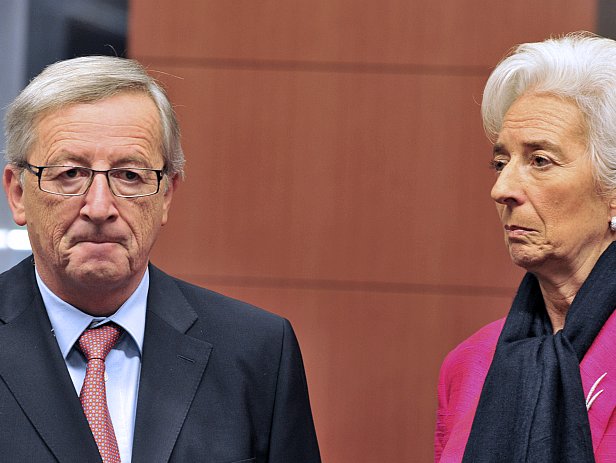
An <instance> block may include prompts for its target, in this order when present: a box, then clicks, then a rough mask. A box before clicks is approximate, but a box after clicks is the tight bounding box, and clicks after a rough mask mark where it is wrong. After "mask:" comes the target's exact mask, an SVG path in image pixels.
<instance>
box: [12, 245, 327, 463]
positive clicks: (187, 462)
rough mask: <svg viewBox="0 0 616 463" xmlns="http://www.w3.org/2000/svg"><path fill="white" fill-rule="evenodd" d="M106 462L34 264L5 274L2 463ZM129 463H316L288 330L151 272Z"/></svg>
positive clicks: (264, 315)
mask: <svg viewBox="0 0 616 463" xmlns="http://www.w3.org/2000/svg"><path fill="white" fill-rule="evenodd" d="M100 461H101V459H100V456H99V454H98V449H97V448H96V444H95V442H94V439H93V437H92V434H91V432H90V428H89V426H88V423H87V421H86V419H85V416H84V414H83V411H82V409H81V404H80V403H79V398H78V397H77V394H76V393H75V388H74V386H73V384H72V382H71V379H70V375H69V373H68V370H67V368H66V365H65V363H64V360H63V358H62V355H61V353H60V350H59V347H58V345H57V343H56V340H55V339H54V336H53V332H52V330H51V325H50V323H49V319H48V317H47V313H46V311H45V308H44V305H43V302H42V299H41V296H40V293H39V291H38V287H37V285H36V281H35V278H34V266H33V260H32V258H31V257H30V258H28V259H26V260H24V261H23V262H21V263H20V264H18V265H17V266H15V267H14V268H12V269H11V270H9V271H7V272H5V273H3V274H2V275H0V462H19V463H21V462H28V463H29V462H36V463H45V462H63V463H64V462H66V463H76V462H79V463H89V462H98V463H100ZM132 461H133V462H134V463H155V462H178V463H191V462H208V463H209V462H211V463H239V462H242V463H249V462H259V463H260V462H268V463H304V462H305V463H314V462H319V461H320V458H319V450H318V446H317V441H316V435H315V431H314V425H313V422H312V415H311V412H310V404H309V401H308V391H307V387H306V379H305V375H304V368H303V364H302V359H301V354H300V350H299V347H298V344H297V340H296V338H295V335H294V333H293V330H292V328H291V325H290V324H289V322H288V321H286V320H285V319H283V318H280V317H278V316H276V315H273V314H270V313H267V312H264V311H262V310H259V309H257V308H255V307H252V306H249V305H247V304H244V303H242V302H239V301H236V300H233V299H230V298H227V297H225V296H222V295H220V294H216V293H214V292H211V291H208V290H206V289H202V288H199V287H196V286H193V285H190V284H188V283H185V282H183V281H180V280H177V279H174V278H172V277H170V276H168V275H166V274H164V273H163V272H161V271H160V270H158V269H156V268H155V267H153V266H150V291H149V294H148V308H147V316H146V326H145V338H144V344H143V357H142V366H141V378H140V384H139V397H138V403H137V417H136V422H135V435H134V444H133V459H132Z"/></svg>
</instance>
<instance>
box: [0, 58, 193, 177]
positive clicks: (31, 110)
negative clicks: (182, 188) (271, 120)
mask: <svg viewBox="0 0 616 463" xmlns="http://www.w3.org/2000/svg"><path fill="white" fill-rule="evenodd" d="M130 91H135V92H142V93H144V94H146V95H148V96H149V97H150V98H152V101H153V102H154V104H155V105H156V107H157V108H158V112H159V115H160V121H161V131H160V133H161V152H162V154H163V157H164V160H165V166H166V170H167V172H168V174H169V176H171V177H173V176H174V175H180V176H183V173H184V154H183V152H182V146H181V144H180V129H179V125H178V122H177V118H176V116H175V112H174V110H173V107H172V106H171V103H170V102H169V99H168V98H167V95H166V94H165V91H164V89H163V88H162V87H161V85H160V84H159V83H158V82H157V81H156V80H155V79H153V78H152V77H150V76H149V75H148V73H147V71H146V70H145V68H144V67H143V66H142V65H141V64H139V63H138V62H136V61H134V60H130V59H125V58H116V57H110V56H86V57H82V58H74V59H69V60H66V61H59V62H57V63H55V64H52V65H50V66H48V67H47V68H45V70H44V71H43V72H41V73H40V74H39V75H38V76H37V77H35V78H34V79H33V80H32V81H31V82H30V84H29V85H28V86H27V87H26V88H25V89H24V90H23V91H22V92H21V93H20V94H19V96H18V97H17V98H16V99H15V101H13V103H12V104H11V105H10V106H9V107H8V110H7V113H6V118H5V135H6V153H5V157H6V160H7V162H9V163H11V164H13V165H16V166H23V165H24V163H25V162H26V160H27V155H28V153H29V151H30V149H31V148H32V146H33V144H34V142H35V141H36V125H37V123H38V120H39V119H40V117H42V116H43V115H44V114H46V113H49V112H51V111H55V110H58V109H60V108H62V107H66V106H69V105H72V104H78V103H93V102H96V101H99V100H102V99H104V98H108V97H111V96H113V95H117V94H118V93H121V92H130Z"/></svg>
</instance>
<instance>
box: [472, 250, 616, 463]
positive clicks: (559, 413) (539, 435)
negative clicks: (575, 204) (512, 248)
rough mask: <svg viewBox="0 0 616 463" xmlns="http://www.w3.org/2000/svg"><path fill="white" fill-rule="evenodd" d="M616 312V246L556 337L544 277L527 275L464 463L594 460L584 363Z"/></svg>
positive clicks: (596, 270)
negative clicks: (544, 293)
mask: <svg viewBox="0 0 616 463" xmlns="http://www.w3.org/2000/svg"><path fill="white" fill-rule="evenodd" d="M615 307H616V243H612V244H611V245H610V246H609V247H608V248H607V249H606V250H605V252H604V253H603V254H602V255H601V257H600V258H599V260H598V261H597V263H596V265H595V267H594V268H593V270H592V272H591V273H590V275H589V276H588V278H587V279H586V281H585V282H584V284H583V285H582V287H581V288H580V290H579V291H578V293H577V295H576V296H575V299H574V300H573V303H572V304H571V307H570V309H569V312H568V313H567V317H566V319H565V327H564V329H562V330H560V331H559V332H557V333H556V334H552V326H551V324H550V321H549V319H548V316H547V313H546V310H545V305H544V302H543V297H542V295H541V290H540V288H539V283H538V281H537V278H536V277H535V276H534V275H532V274H530V273H527V274H526V276H525V277H524V279H523V280H522V283H521V284H520V288H519V289H518V293H517V295H516V297H515V299H514V301H513V305H512V306H511V310H510V312H509V315H508V316H507V320H506V321H505V326H504V327H503V331H502V333H501V335H500V337H499V339H498V343H497V345H496V352H495V354H494V359H493V361H492V364H491V365H490V370H489V371H488V375H487V377H486V380H485V383H484V385H483V389H482V391H481V397H480V399H479V405H478V406H477V412H476V414H475V420H474V421H473V426H472V428H471V433H470V437H469V439H468V443H467V444H466V449H465V452H464V458H463V460H462V461H463V463H503V462H515V463H523V462H524V463H527V462H528V463H535V462H537V463H539V462H540V463H590V462H594V461H595V458H594V454H593V449H592V439H591V435H590V423H589V421H588V413H587V411H586V403H585V400H584V392H583V390H582V378H581V376H580V365H579V364H580V361H581V360H582V358H583V357H584V354H586V351H587V350H588V348H589V347H590V345H591V344H592V342H593V341H594V339H595V337H596V336H597V334H598V333H599V331H600V330H601V328H602V327H603V324H604V323H605V322H606V321H607V319H608V318H609V317H610V315H611V314H612V312H613V310H614V308H615Z"/></svg>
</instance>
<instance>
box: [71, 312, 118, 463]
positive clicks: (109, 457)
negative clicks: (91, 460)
mask: <svg viewBox="0 0 616 463" xmlns="http://www.w3.org/2000/svg"><path fill="white" fill-rule="evenodd" d="M120 334H121V328H120V327H118V326H117V325H114V324H113V323H111V324H107V325H103V326H101V327H99V328H93V329H89V330H85V331H84V332H83V333H82V334H81V336H80V337H79V348H80V349H81V351H82V352H83V354H84V355H85V356H86V359H87V361H88V365H87V367H86V377H85V379H84V380H83V386H82V387H81V393H80V394H79V398H80V400H81V406H82V407H83V411H84V413H85V415H86V418H87V419H88V423H89V424H90V429H91V430H92V434H93V435H94V440H95V441H96V445H97V446H98V451H99V453H100V454H101V457H102V458H103V462H104V463H120V452H119V450H118V442H117V440H116V436H115V432H114V431H113V423H112V422H111V416H110V415H109V409H108V408H107V392H106V390H105V357H107V354H108V353H109V351H110V350H111V349H112V348H113V346H115V344H116V342H117V341H118V338H119V337H120Z"/></svg>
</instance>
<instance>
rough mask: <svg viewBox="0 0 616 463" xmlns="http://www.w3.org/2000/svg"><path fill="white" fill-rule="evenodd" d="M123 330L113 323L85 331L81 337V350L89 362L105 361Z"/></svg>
mask: <svg viewBox="0 0 616 463" xmlns="http://www.w3.org/2000/svg"><path fill="white" fill-rule="evenodd" d="M120 334H121V328H120V327H119V326H117V325H115V324H113V323H109V324H107V325H103V326H101V327H98V328H92V329H88V330H85V331H84V332H83V333H82V334H81V336H80V337H79V348H80V349H81V352H83V355H85V356H86V359H87V360H88V361H90V360H92V359H100V360H105V358H106V357H107V354H109V351H111V349H113V346H115V345H116V343H117V342H118V338H119V337H120Z"/></svg>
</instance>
